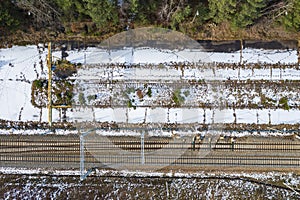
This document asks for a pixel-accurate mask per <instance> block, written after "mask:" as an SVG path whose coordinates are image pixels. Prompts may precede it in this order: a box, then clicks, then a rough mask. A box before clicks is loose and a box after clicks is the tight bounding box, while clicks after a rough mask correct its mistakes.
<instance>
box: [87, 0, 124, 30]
mask: <svg viewBox="0 0 300 200" xmlns="http://www.w3.org/2000/svg"><path fill="white" fill-rule="evenodd" d="M84 2H85V9H86V14H87V15H89V16H90V17H91V19H92V20H93V22H94V23H95V24H96V25H97V26H98V27H102V28H104V27H106V26H109V25H111V26H113V25H116V24H117V23H118V21H119V19H118V10H117V7H116V5H115V2H114V1H111V0H101V1H100V0H84Z"/></svg>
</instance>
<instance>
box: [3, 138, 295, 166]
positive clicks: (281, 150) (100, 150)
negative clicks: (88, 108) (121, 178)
mask: <svg viewBox="0 0 300 200" xmlns="http://www.w3.org/2000/svg"><path fill="white" fill-rule="evenodd" d="M141 147H142V146H141V141H140V140H137V139H135V140H134V139H130V140H126V139H120V138H117V139H111V142H109V143H107V142H102V141H92V140H91V141H86V143H85V155H84V157H85V162H86V163H89V164H92V165H100V164H101V163H105V164H120V163H121V164H123V165H140V164H141V153H142V152H144V161H143V164H144V165H149V166H152V165H156V166H159V165H165V164H168V163H169V164H172V165H183V166H189V165H191V166H241V167H243V166H244V167H249V166H265V167H288V168H290V167H292V168H294V167H297V168H298V167H300V142H299V141H293V140H286V141H285V140H282V141H276V142H271V141H269V142H267V141H265V140H262V141H236V142H234V143H233V142H228V141H224V140H221V141H218V142H217V143H214V144H212V143H208V142H201V141H200V140H199V141H195V142H193V140H190V141H188V140H186V141H182V142H174V143H173V142H172V140H170V139H166V138H164V139H157V138H156V139H149V140H147V139H146V140H145V141H144V148H143V149H142V148H141ZM120 152H122V153H120ZM124 152H125V154H124ZM156 152H162V153H156ZM178 152H179V153H181V154H182V155H177V153H178ZM201 152H202V153H203V152H204V154H205V156H202V154H201ZM0 160H1V163H2V165H3V166H27V165H30V166H35V165H38V166H39V165H43V166H47V167H53V168H55V167H56V166H66V167H67V164H72V166H73V167H74V166H75V167H77V165H79V162H80V141H79V139H78V138H75V137H74V138H69V139H64V140H57V139H51V138H50V137H45V138H38V139H34V136H32V140H30V139H29V138H6V137H2V138H1V139H0ZM68 167H70V166H68ZM68 167H67V168H68Z"/></svg>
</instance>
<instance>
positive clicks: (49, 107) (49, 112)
mask: <svg viewBox="0 0 300 200" xmlns="http://www.w3.org/2000/svg"><path fill="white" fill-rule="evenodd" d="M47 65H48V122H49V126H50V127H51V126H52V70H51V68H52V53H51V42H49V43H48V56H47Z"/></svg>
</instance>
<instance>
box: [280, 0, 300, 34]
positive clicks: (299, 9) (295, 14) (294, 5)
mask: <svg viewBox="0 0 300 200" xmlns="http://www.w3.org/2000/svg"><path fill="white" fill-rule="evenodd" d="M286 5H287V6H286V10H285V11H284V15H283V16H282V18H281V21H282V23H283V25H284V26H285V27H286V28H287V29H293V30H296V31H300V1H299V0H286Z"/></svg>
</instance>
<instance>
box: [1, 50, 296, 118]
mask: <svg viewBox="0 0 300 200" xmlns="http://www.w3.org/2000/svg"><path fill="white" fill-rule="evenodd" d="M68 54H69V56H68V58H67V59H68V60H70V61H71V62H81V63H86V64H99V63H115V62H119V63H124V62H125V63H154V64H159V63H166V62H181V61H202V62H205V61H206V62H207V61H209V62H229V63H238V62H240V52H233V53H207V52H203V51H200V50H181V51H170V50H159V49H150V48H138V49H132V48H125V49H121V50H116V51H106V50H103V49H99V48H94V47H92V48H87V49H86V50H80V51H79V50H73V51H68ZM46 55H47V48H44V47H43V46H42V45H38V46H34V45H29V46H13V47H12V48H6V49H0V119H6V120H13V121H18V120H21V121H31V120H33V121H39V120H41V121H47V110H46V109H45V108H43V109H38V108H35V107H33V105H32V104H31V83H32V81H33V80H35V79H37V78H46V77H47V67H46ZM60 55H61V52H60V51H55V52H53V56H56V57H60ZM243 62H248V63H253V62H267V63H278V62H280V63H296V62H297V52H296V51H289V50H261V49H245V50H244V52H243ZM135 72H136V74H134V77H137V76H136V75H137V74H142V76H141V79H142V78H149V77H151V76H144V75H145V74H149V73H148V71H147V70H146V72H145V71H144V72H141V73H138V71H137V70H135ZM113 73H115V74H118V73H119V74H120V73H121V72H120V71H118V72H117V71H114V72H113ZM126 73H127V74H128V73H129V74H131V73H132V72H128V71H127V72H126ZM155 73H156V71H155V70H153V71H152V75H153V76H152V77H154V78H155V77H157V74H155ZM160 73H163V74H164V75H165V77H169V79H171V80H173V79H174V78H175V79H176V77H172V76H167V75H168V73H171V74H172V75H173V76H174V74H175V75H176V74H177V75H178V77H180V76H181V75H182V74H181V71H180V70H179V71H177V72H174V70H173V71H172V70H170V71H164V72H160ZM171 74H169V75H171ZM205 74H206V76H209V75H208V74H211V78H213V76H214V77H215V78H216V79H228V78H230V79H272V80H274V79H297V80H299V79H300V72H299V70H296V69H285V70H273V72H272V76H270V70H268V69H255V70H254V71H252V70H240V72H239V75H238V70H231V69H220V70H218V71H217V72H216V74H215V75H212V74H213V73H212V72H211V71H206V72H205ZM202 75H203V73H202V74H201V70H198V71H197V70H196V71H195V70H194V71H193V70H187V71H185V74H184V77H186V78H187V79H189V78H190V79H195V78H196V79H197V78H198V79H201V76H202ZM117 77H118V76H117V75H116V76H115V78H116V79H117ZM123 79H124V77H123ZM156 79H157V78H156ZM160 79H161V77H160ZM158 109H159V108H158ZM125 110H127V109H124V110H119V111H116V110H112V109H102V110H101V109H96V112H95V118H96V119H97V120H101V121H124V119H125V113H126V112H127V111H125ZM121 111H122V112H121ZM166 112H167V110H166V109H161V110H157V109H148V110H147V112H146V122H161V121H164V122H178V123H181V122H197V121H198V122H199V121H200V122H202V121H203V110H197V111H195V112H194V111H182V110H180V109H179V110H178V109H177V110H176V109H171V110H170V114H169V116H168V117H167V115H166V114H165V113H166ZM215 112H216V113H218V114H215V117H214V118H213V120H214V121H215V122H226V123H232V122H233V114H232V113H233V112H232V110H230V109H228V110H222V111H217V110H216V111H215ZM219 112H220V113H221V114H220V113H219ZM270 112H271V123H274V124H279V123H297V122H298V120H299V118H298V117H297V116H298V114H299V111H298V110H290V111H284V110H275V111H273V110H271V111H270ZM116 113H118V115H117V116H116ZM128 113H129V115H128V121H129V122H132V123H136V122H140V121H141V120H144V118H145V108H137V109H136V110H134V109H129V110H128ZM180 113H189V114H183V115H181V114H180ZM211 113H212V111H209V110H207V111H206V115H207V117H206V123H210V122H212V114H211ZM257 113H258V115H259V117H258V118H259V120H257ZM268 113H269V111H268V110H247V109H245V110H236V115H237V123H256V122H257V121H259V123H266V122H269V118H268ZM67 115H68V116H70V118H71V120H72V113H71V112H70V111H68V113H67ZM185 115H186V116H185ZM219 116H221V117H219ZM219 118H220V119H219ZM53 120H54V121H57V120H59V112H58V111H57V110H55V109H53ZM125 121H126V119H125Z"/></svg>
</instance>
